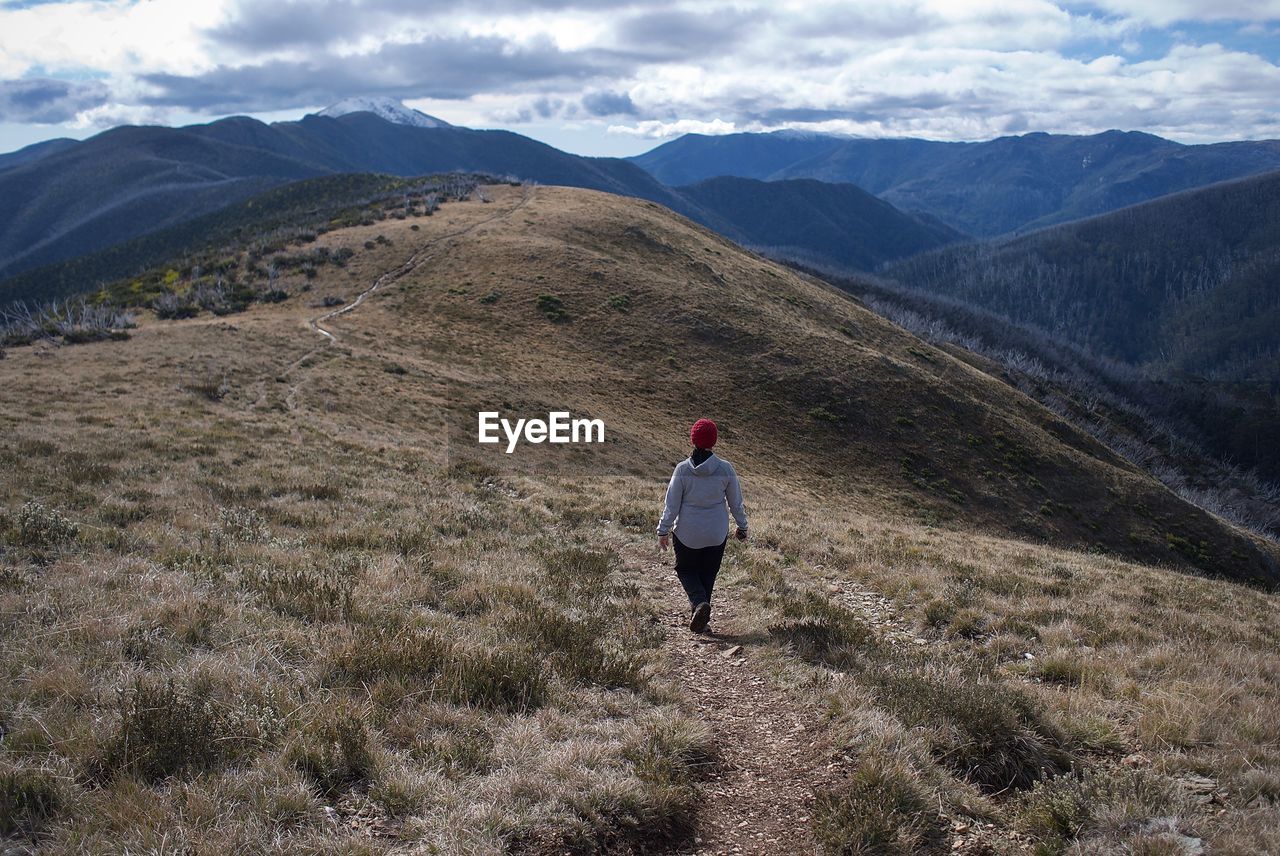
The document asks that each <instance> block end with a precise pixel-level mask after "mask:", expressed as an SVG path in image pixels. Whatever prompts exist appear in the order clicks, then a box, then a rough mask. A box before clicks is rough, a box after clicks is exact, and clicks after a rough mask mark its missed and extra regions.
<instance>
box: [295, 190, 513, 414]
mask: <svg viewBox="0 0 1280 856" xmlns="http://www.w3.org/2000/svg"><path fill="white" fill-rule="evenodd" d="M534 192H535V190H534V188H533V187H532V186H530V185H527V184H526V185H522V186H521V188H520V199H519V201H518V202H516V204H515V205H512V206H511V207H510V208H505V207H503V206H501V205H499V206H496V207H497V208H498V210H497V211H495V212H494V213H493V214H490V215H489V216H488V217H482V218H481V219H479V220H477V221H475V222H474V223H472V224H470V225H469V226H467V227H466V228H464V229H457V230H455V231H453V232H446V233H445V234H443V235H438V236H436V237H434V238H432V239H431V240H429V241H427V242H426V243H425V244H423V245H422V246H421V247H419V248H418V250H417V251H416V252H415V253H414V254H413V255H411V256H410V257H409V258H408V259H407V260H406V261H405V262H404V263H403V264H401V265H400V266H399V267H395V268H392V269H391V270H389V271H386V272H384V273H382V274H380V275H379V276H378V277H377V278H375V279H374V281H373V282H372V283H370V284H369V287H368V288H366V289H364V290H363V291H361V292H360V293H359V294H358V295H356V299H355V300H353V301H351V302H350V303H348V304H346V305H345V306H340V307H338V308H337V309H331V310H329V311H328V312H325V313H323V314H321V315H317V316H316V317H314V318H311V319H309V320H308V321H307V326H308V327H310V328H311V330H312V331H313V332H315V333H316V334H318V335H320V336H322V337H323V338H324V344H323V345H320V346H319V347H315V348H312V349H311V350H310V351H307V353H305V354H303V355H302V356H301V357H299V358H298V359H296V360H294V361H293V362H292V363H291V364H290V365H289V366H288V367H287V368H286V369H285V370H284V371H283V372H281V377H284V378H289V377H291V376H292V375H293V374H294V373H295V372H297V370H298V369H300V368H303V367H304V366H306V365H307V364H308V362H309V361H310V360H311V359H312V357H314V356H315V355H316V354H318V353H319V352H320V351H322V350H323V349H324V348H326V347H328V346H330V345H333V344H335V343H336V342H337V341H338V336H337V334H336V333H335V332H334V331H333V330H331V329H329V328H327V327H326V326H325V322H327V321H331V320H333V319H334V318H338V317H339V316H342V315H345V314H347V313H348V312H351V311H353V310H355V309H357V308H359V306H360V305H361V304H363V303H364V302H365V301H366V300H367V299H369V297H370V295H372V294H373V293H374V292H375V291H377V290H378V289H380V288H382V287H383V286H385V285H389V284H390V283H393V282H396V281H397V280H400V279H403V278H404V277H406V276H408V275H409V274H411V273H413V272H414V271H415V270H417V269H418V268H420V267H421V266H422V265H423V264H425V263H426V262H427V261H428V260H429V259H430V258H431V257H432V256H433V255H434V254H435V250H436V248H437V247H439V246H440V245H441V244H442V243H444V242H445V241H449V240H452V239H454V238H461V237H463V236H465V235H469V234H470V233H472V232H474V231H475V230H476V229H478V228H480V227H481V226H484V225H486V224H488V223H492V222H493V221H494V220H498V219H500V218H503V217H509V216H511V215H512V214H514V213H516V212H517V211H519V210H520V209H521V208H523V207H524V206H525V204H526V203H528V202H529V200H530V199H532V198H533V195H534ZM446 204H449V205H456V204H458V203H456V202H453V203H446ZM304 379H305V378H299V379H298V380H296V381H292V382H290V384H289V391H288V393H287V394H286V396H285V404H286V406H287V407H288V409H289V410H295V409H296V408H297V398H298V391H299V389H300V388H301V386H302V382H303V380H304Z"/></svg>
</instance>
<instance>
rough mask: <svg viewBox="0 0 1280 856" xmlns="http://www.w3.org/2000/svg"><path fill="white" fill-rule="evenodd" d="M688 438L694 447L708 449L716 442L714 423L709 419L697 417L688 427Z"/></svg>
mask: <svg viewBox="0 0 1280 856" xmlns="http://www.w3.org/2000/svg"><path fill="white" fill-rule="evenodd" d="M689 439H690V440H691V441H692V442H693V448H695V449H710V448H711V447H712V446H714V445H715V444H716V423H714V422H712V421H711V420H710V419H699V420H698V421H697V422H695V423H693V427H692V428H690V429H689Z"/></svg>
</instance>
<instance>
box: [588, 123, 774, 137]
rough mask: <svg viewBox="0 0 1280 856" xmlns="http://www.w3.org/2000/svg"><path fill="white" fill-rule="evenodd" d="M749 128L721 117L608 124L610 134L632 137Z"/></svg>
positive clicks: (705, 132)
mask: <svg viewBox="0 0 1280 856" xmlns="http://www.w3.org/2000/svg"><path fill="white" fill-rule="evenodd" d="M747 130H751V129H750V128H739V127H738V126H736V125H735V124H734V123H732V122H725V121H724V120H722V119H712V120H711V121H709V122H707V121H703V120H701V119H677V120H675V121H674V122H661V121H657V120H649V121H645V122H636V123H635V124H634V125H610V126H609V133H610V134H627V135H628V136H632V137H646V138H649V139H662V138H664V137H675V136H679V135H680V134H707V135H709V136H714V135H719V134H733V133H736V132H738V131H747Z"/></svg>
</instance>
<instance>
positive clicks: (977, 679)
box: [859, 661, 1071, 792]
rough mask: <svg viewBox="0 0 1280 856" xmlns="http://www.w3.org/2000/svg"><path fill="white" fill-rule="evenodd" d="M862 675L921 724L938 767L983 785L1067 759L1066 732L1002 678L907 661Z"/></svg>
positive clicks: (1032, 779) (1006, 784)
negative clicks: (936, 669)
mask: <svg viewBox="0 0 1280 856" xmlns="http://www.w3.org/2000/svg"><path fill="white" fill-rule="evenodd" d="M859 677H860V679H862V680H864V681H865V682H867V683H869V684H870V685H871V686H873V687H874V688H875V689H876V700H877V702H878V703H879V704H880V705H882V706H883V707H885V708H886V709H887V710H889V711H891V712H893V713H894V714H895V715H897V716H898V717H899V718H900V719H902V720H903V721H904V722H905V723H906V724H907V725H909V726H917V727H920V728H922V729H924V730H925V731H926V733H927V734H928V737H929V740H930V743H931V744H932V749H933V754H934V756H935V757H936V758H937V759H938V761H939V762H940V763H941V764H942V765H943V766H945V767H947V768H948V769H950V770H951V771H952V772H954V773H955V774H957V775H959V776H963V777H965V778H967V779H968V780H969V781H971V782H973V783H974V784H975V785H977V786H979V787H980V788H983V789H984V790H987V791H992V792H997V791H1003V790H1006V789H1010V788H1014V789H1019V788H1026V787H1030V786H1031V785H1033V784H1035V783H1036V782H1038V781H1040V780H1041V779H1044V778H1046V777H1048V776H1053V775H1057V774H1059V773H1062V772H1065V771H1066V770H1067V769H1069V767H1070V765H1071V758H1070V756H1069V754H1068V753H1067V752H1066V750H1065V749H1064V747H1063V736H1062V735H1061V734H1060V733H1059V732H1058V731H1057V729H1055V728H1054V727H1053V726H1052V725H1051V724H1050V723H1049V722H1048V720H1046V719H1045V718H1044V717H1043V716H1042V715H1041V713H1040V711H1039V710H1038V708H1037V707H1036V706H1035V703H1034V702H1033V701H1032V700H1031V699H1030V698H1028V697H1027V696H1026V695H1025V694H1023V693H1022V692H1020V691H1019V690H1018V689H1017V688H1016V687H1013V686H1010V685H1008V684H1006V683H1004V682H1003V681H1000V680H997V679H994V678H992V677H988V676H984V675H981V674H977V673H972V674H964V673H961V674H952V675H939V674H936V673H934V672H931V671H929V670H928V669H927V668H926V667H925V664H923V663H922V662H911V661H908V662H899V663H896V664H875V665H873V666H872V667H871V668H869V669H864V670H862V674H861V675H860V676H859Z"/></svg>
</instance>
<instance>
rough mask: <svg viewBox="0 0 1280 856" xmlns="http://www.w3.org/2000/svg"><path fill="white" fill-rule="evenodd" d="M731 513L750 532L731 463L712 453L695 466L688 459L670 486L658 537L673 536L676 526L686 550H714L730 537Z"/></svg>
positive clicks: (678, 465) (679, 467)
mask: <svg viewBox="0 0 1280 856" xmlns="http://www.w3.org/2000/svg"><path fill="white" fill-rule="evenodd" d="M726 501H727V503H728V504H727V506H726ZM730 510H731V511H733V519H734V521H735V522H736V523H737V524H738V528H739V529H746V528H747V510H746V509H745V508H743V507H742V486H741V485H739V484H738V474H737V473H735V472H734V471H733V467H732V466H731V465H730V464H729V462H728V461H726V460H723V459H721V458H718V457H716V456H715V455H714V454H712V455H711V457H709V458H707V459H706V460H705V461H703V462H702V463H701V464H699V465H698V466H696V467H695V466H694V465H693V461H691V460H689V459H688V458H685V459H684V460H683V461H681V462H680V463H678V464H676V469H675V472H673V473H672V474H671V484H669V485H667V499H666V502H665V504H664V505H663V508H662V519H661V520H659V521H658V534H659V535H667V534H670V533H671V532H672V531H673V529H672V527H673V526H674V532H675V535H676V537H677V538H679V539H680V543H681V544H684V545H685V546H686V547H693V548H695V549H697V548H701V547H714V546H715V545H717V544H719V543H721V542H722V541H724V540H725V539H726V538H728V537H729V511H730Z"/></svg>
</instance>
